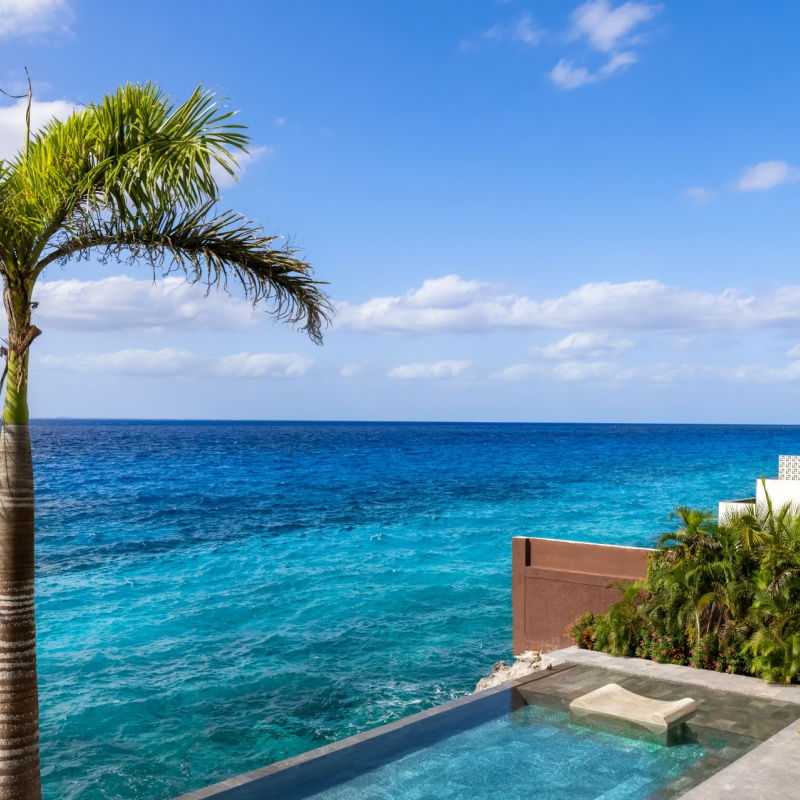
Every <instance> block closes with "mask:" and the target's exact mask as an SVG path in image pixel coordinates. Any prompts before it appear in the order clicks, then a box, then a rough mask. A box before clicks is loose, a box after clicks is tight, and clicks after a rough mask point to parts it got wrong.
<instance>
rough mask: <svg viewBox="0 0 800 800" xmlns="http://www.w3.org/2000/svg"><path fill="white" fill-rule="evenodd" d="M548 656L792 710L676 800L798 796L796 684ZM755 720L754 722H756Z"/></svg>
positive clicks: (586, 655)
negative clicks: (787, 719) (794, 715)
mask: <svg viewBox="0 0 800 800" xmlns="http://www.w3.org/2000/svg"><path fill="white" fill-rule="evenodd" d="M547 658H549V659H550V662H551V663H552V664H554V665H556V664H563V663H567V662H568V663H570V664H583V665H586V666H592V667H599V668H603V669H609V670H613V671H615V672H622V673H625V674H627V675H631V676H636V677H642V678H650V679H656V680H663V681H670V682H674V683H679V684H682V685H684V686H686V685H689V686H696V687H698V690H703V689H706V690H707V689H711V690H714V691H718V692H725V693H727V694H733V695H743V696H745V697H747V698H754V699H757V700H763V701H777V702H779V703H784V704H787V705H790V706H796V707H797V718H796V719H795V720H793V721H792V722H791V723H790V724H789V725H786V726H785V727H783V728H782V729H781V730H780V731H778V732H777V733H775V734H774V735H772V736H771V737H770V738H768V739H767V740H766V741H764V742H763V743H762V744H760V745H758V746H757V747H754V748H753V749H752V750H750V751H748V752H746V753H744V755H742V756H740V757H739V758H738V759H737V760H736V761H734V762H733V763H732V764H729V765H728V766H726V767H723V768H722V769H720V770H719V771H718V772H715V773H714V774H713V775H711V776H710V777H709V778H707V779H706V780H705V781H703V782H702V783H700V784H698V785H697V786H694V787H692V788H691V789H689V790H688V791H686V792H685V793H684V794H682V795H680V798H679V800H725V798H733V797H736V798H743V797H746V798H758V800H786V798H789V797H800V734H798V726H800V686H776V685H774V684H769V683H765V682H764V681H762V680H760V679H758V678H749V677H746V676H744V675H728V674H727V673H724V672H712V671H710V670H702V669H694V668H693V667H682V666H678V665H677V664H657V663H655V662H654V661H647V660H645V659H641V658H617V657H615V656H610V655H607V654H606V653H596V652H594V651H592V650H580V649H579V648H577V647H567V648H565V649H563V650H558V651H555V652H553V653H549V654H548V656H547ZM743 699H744V698H743ZM758 722H759V721H758V720H753V723H755V724H757V723H758ZM792 788H794V790H795V794H793V793H792Z"/></svg>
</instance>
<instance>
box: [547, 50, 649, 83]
mask: <svg viewBox="0 0 800 800" xmlns="http://www.w3.org/2000/svg"><path fill="white" fill-rule="evenodd" d="M636 61H637V57H636V53H632V52H625V53H617V54H616V55H614V56H612V57H611V58H610V59H609V60H608V62H607V63H606V64H605V65H604V66H602V67H601V68H600V69H599V70H597V72H590V71H589V70H588V69H586V67H576V66H575V65H574V64H573V63H572V61H570V60H568V59H566V58H562V59H561V60H560V61H559V62H558V64H556V65H555V66H554V67H553V69H552V70H551V71H550V80H551V81H552V82H553V83H554V84H555V85H556V86H558V87H559V88H560V89H577V88H578V87H579V86H585V85H586V84H589V83H598V82H599V81H603V80H605V79H606V78H610V77H611V76H612V75H613V74H614V73H615V72H617V71H619V70H621V69H624V68H625V67H627V66H629V65H630V64H635V63H636Z"/></svg>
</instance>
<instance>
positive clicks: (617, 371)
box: [490, 361, 724, 384]
mask: <svg viewBox="0 0 800 800" xmlns="http://www.w3.org/2000/svg"><path fill="white" fill-rule="evenodd" d="M534 375H537V376H539V377H541V378H545V379H548V378H549V379H551V380H555V381H559V382H563V383H602V384H621V383H631V382H637V383H672V382H675V381H682V380H696V379H698V378H703V377H705V378H712V379H720V378H723V370H722V369H721V368H719V367H710V366H706V365H702V364H670V363H667V362H661V363H657V364H644V365H643V364H638V365H624V364H618V363H615V362H613V361H565V362H561V363H559V364H555V365H553V366H552V367H544V366H542V365H533V364H512V365H511V366H509V367H506V368H505V369H503V370H501V371H499V372H495V373H493V374H492V375H490V378H491V379H493V380H516V381H522V380H526V379H528V378H531V377H533V376H534ZM723 379H724V378H723Z"/></svg>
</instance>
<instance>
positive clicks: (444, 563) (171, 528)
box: [32, 420, 800, 800]
mask: <svg viewBox="0 0 800 800" xmlns="http://www.w3.org/2000/svg"><path fill="white" fill-rule="evenodd" d="M32 438H33V448H34V468H35V474H36V485H37V496H36V504H37V562H38V571H37V593H38V596H37V624H38V634H39V651H38V652H39V680H40V693H41V694H40V703H41V733H42V763H43V781H44V792H45V797H46V798H48V800H132V799H133V798H136V799H137V800H139V799H140V798H148V800H156V799H158V798H163V800H168V798H172V797H175V796H176V795H179V794H181V793H183V792H186V791H189V790H192V789H196V788H199V787H202V786H204V785H206V784H209V783H212V782H214V781H217V780H221V779H222V778H225V777H230V776H231V775H234V774H237V773H240V772H244V771H246V770H250V769H255V768H257V767H261V766H264V765H266V764H269V763H271V762H273V761H277V760H279V759H282V758H286V757H288V756H292V755H295V754H297V753H301V752H303V751H305V750H308V749H310V748H313V747H316V746H318V745H321V744H324V743H326V742H330V741H333V740H335V739H339V738H341V737H344V736H348V735H350V734H353V733H356V732H358V731H361V730H364V729H365V728H369V727H372V726H375V725H378V724H381V723H384V722H388V721H391V720H394V719H397V718H398V717H401V716H404V715H407V714H410V713H413V712H416V711H420V710H422V709H424V708H428V707H430V706H433V705H436V704H438V703H442V702H445V701H447V700H450V699H452V698H455V697H458V696H460V695H463V694H465V693H467V692H469V691H471V690H472V689H473V688H474V685H475V683H476V681H477V680H478V679H479V678H480V677H481V676H483V675H484V674H486V673H487V672H488V671H489V670H490V668H491V666H492V664H493V663H494V662H495V661H498V660H499V659H506V660H508V659H510V658H511V602H510V600H511V597H510V595H511V592H510V588H511V587H510V568H511V559H510V554H511V537H512V536H514V535H535V536H549V537H554V538H563V539H580V540H586V541H594V542H607V543H613V544H629V545H650V544H652V543H653V541H654V540H655V539H656V538H657V536H658V535H659V533H661V532H664V531H666V530H670V529H673V528H674V522H673V521H671V520H670V519H669V514H670V511H671V510H672V509H673V508H674V507H675V506H677V505H690V506H696V507H704V508H712V509H715V508H716V504H717V502H718V501H719V500H721V499H725V498H736V497H747V496H751V495H752V493H753V490H754V482H755V480H756V478H757V477H758V476H760V475H774V474H776V472H777V457H778V454H779V453H790V454H793V453H800V427H791V426H787V427H781V426H729V425H726V426H711V425H698V426H687V425H595V424H591V425H589V424H587V425H573V424H561V425H556V424H466V423H464V424H461V423H452V424H439V423H427V424H423V423H419V424H417V423H316V422H314V423H305V422H295V423H284V422H280V423H279V422H275V423H261V422H253V423H247V422H132V421H46V420H39V421H35V422H34V423H33V424H32Z"/></svg>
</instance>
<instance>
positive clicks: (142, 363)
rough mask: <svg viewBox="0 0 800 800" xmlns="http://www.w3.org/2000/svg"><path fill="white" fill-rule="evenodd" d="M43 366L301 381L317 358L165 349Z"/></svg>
mask: <svg viewBox="0 0 800 800" xmlns="http://www.w3.org/2000/svg"><path fill="white" fill-rule="evenodd" d="M37 361H38V363H39V364H40V365H41V366H43V367H49V368H51V369H59V370H69V371H74V372H90V373H112V374H121V375H150V376H159V375H169V376H193V377H214V378H301V377H303V376H304V375H305V374H306V373H307V372H308V371H309V369H310V368H311V366H312V365H313V364H314V359H312V358H308V357H306V356H301V355H297V354H296V353H235V354H233V355H227V356H208V355H201V354H199V353H192V352H189V351H187V350H175V349H173V348H170V347H165V348H162V349H160V350H144V349H127V350H118V351H116V352H113V353H97V354H87V353H80V354H76V355H71V356H57V355H47V354H45V355H41V356H38V358H37Z"/></svg>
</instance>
